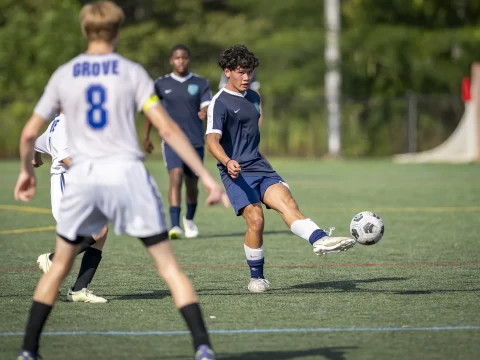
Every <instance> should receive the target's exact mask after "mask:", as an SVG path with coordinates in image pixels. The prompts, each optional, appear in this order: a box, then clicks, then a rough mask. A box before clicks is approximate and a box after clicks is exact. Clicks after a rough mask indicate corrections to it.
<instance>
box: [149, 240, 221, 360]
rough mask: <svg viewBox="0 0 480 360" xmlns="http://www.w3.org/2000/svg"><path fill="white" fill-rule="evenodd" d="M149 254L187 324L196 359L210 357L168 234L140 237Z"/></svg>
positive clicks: (196, 309)
mask: <svg viewBox="0 0 480 360" xmlns="http://www.w3.org/2000/svg"><path fill="white" fill-rule="evenodd" d="M141 240H142V242H143V243H144V244H145V246H146V247H147V249H148V252H149V253H150V255H151V256H152V258H153V260H154V262H155V266H156V268H157V271H158V274H159V275H160V277H161V278H162V279H163V281H164V282H165V283H166V284H167V286H168V288H169V290H170V292H171V294H172V298H173V302H174V304H175V306H176V307H177V309H178V310H179V311H180V313H181V314H182V316H183V318H184V319H185V322H186V323H187V326H188V328H189V329H190V333H191V334H192V339H193V348H194V351H195V359H196V360H214V359H215V353H214V352H213V350H212V347H211V344H210V338H209V336H208V331H207V328H206V326H205V322H204V321H203V316H202V311H201V310H200V305H199V304H198V299H197V295H196V294H195V290H194V288H193V286H192V284H191V282H190V280H189V278H188V277H187V276H186V275H185V273H184V272H183V271H182V269H181V268H180V265H179V264H178V262H177V259H176V258H175V255H174V254H173V251H172V247H171V244H170V241H168V234H167V233H164V234H158V235H154V236H150V237H148V238H142V239H141Z"/></svg>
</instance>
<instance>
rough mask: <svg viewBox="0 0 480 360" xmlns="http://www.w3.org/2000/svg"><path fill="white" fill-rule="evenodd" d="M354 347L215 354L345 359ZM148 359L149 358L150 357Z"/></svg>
mask: <svg viewBox="0 0 480 360" xmlns="http://www.w3.org/2000/svg"><path fill="white" fill-rule="evenodd" d="M355 349H358V347H357V346H335V347H325V348H318V349H309V350H290V351H289V350H286V351H248V352H244V353H236V354H226V353H219V354H217V356H218V358H219V359H222V360H290V359H299V358H302V357H312V356H315V358H316V359H327V360H346V359H347V352H348V351H349V350H355ZM169 359H171V360H174V359H175V360H180V359H182V360H184V359H185V360H187V359H190V357H188V358H186V357H184V356H180V357H176V356H170V357H169ZM148 360H150V358H149V359H148ZM152 360H153V358H152Z"/></svg>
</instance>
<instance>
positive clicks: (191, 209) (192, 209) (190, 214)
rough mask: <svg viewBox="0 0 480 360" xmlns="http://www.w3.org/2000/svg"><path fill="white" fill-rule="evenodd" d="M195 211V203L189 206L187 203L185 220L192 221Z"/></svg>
mask: <svg viewBox="0 0 480 360" xmlns="http://www.w3.org/2000/svg"><path fill="white" fill-rule="evenodd" d="M195 211H197V203H195V204H190V203H189V202H188V201H187V215H186V216H185V217H186V218H187V220H193V217H194V216H195Z"/></svg>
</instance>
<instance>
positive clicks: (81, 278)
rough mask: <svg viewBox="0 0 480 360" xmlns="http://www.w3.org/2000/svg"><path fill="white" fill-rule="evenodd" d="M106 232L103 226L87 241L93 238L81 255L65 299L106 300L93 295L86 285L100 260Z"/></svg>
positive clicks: (101, 302) (87, 301)
mask: <svg viewBox="0 0 480 360" xmlns="http://www.w3.org/2000/svg"><path fill="white" fill-rule="evenodd" d="M107 234H108V228H107V227H106V226H105V227H104V228H103V229H102V231H101V232H100V234H98V235H95V236H93V237H92V238H90V239H89V240H90V241H89V242H91V240H92V239H93V242H94V244H93V245H92V246H91V247H89V248H88V249H87V250H86V251H85V254H84V255H83V258H82V264H81V265H80V271H79V272H78V276H77V280H76V281H75V284H74V285H73V286H72V287H71V288H69V289H68V293H67V301H72V302H84V303H92V304H104V303H106V302H108V300H107V299H105V298H103V297H100V296H97V295H95V294H94V293H93V292H92V291H91V290H89V289H88V285H89V284H90V283H91V282H92V280H93V277H94V276H95V272H96V271H97V268H98V266H99V265H100V261H101V260H102V249H103V246H104V245H105V241H106V240H107Z"/></svg>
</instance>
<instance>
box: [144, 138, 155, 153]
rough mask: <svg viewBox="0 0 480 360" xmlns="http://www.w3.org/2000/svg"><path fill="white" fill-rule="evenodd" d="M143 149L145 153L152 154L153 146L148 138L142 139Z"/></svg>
mask: <svg viewBox="0 0 480 360" xmlns="http://www.w3.org/2000/svg"><path fill="white" fill-rule="evenodd" d="M143 148H144V149H145V151H146V152H147V153H149V154H151V153H152V151H153V144H152V141H151V140H150V139H149V138H144V139H143Z"/></svg>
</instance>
